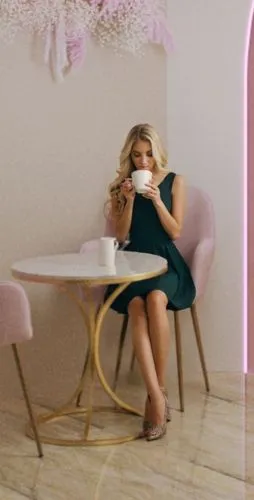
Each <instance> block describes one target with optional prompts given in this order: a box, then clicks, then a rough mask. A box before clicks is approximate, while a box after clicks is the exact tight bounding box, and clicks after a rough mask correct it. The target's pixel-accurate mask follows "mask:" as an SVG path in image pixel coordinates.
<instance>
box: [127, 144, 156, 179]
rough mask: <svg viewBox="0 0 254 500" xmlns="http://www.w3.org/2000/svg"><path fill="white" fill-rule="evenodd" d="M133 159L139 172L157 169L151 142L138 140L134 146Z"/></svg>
mask: <svg viewBox="0 0 254 500" xmlns="http://www.w3.org/2000/svg"><path fill="white" fill-rule="evenodd" d="M131 159H132V161H133V163H134V165H135V167H136V169H137V170H142V169H144V170H150V171H152V170H153V169H154V167H155V160H154V158H153V152H152V147H151V144H150V142H149V141H141V140H140V139H138V140H137V141H136V142H135V143H134V144H133V148H132V152H131Z"/></svg>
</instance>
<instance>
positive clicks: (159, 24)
mask: <svg viewBox="0 0 254 500" xmlns="http://www.w3.org/2000/svg"><path fill="white" fill-rule="evenodd" d="M164 9H165V2H164V0H0V38H2V39H3V40H5V41H11V40H13V39H14V38H15V36H16V34H17V33H18V32H19V31H26V32H28V33H32V34H38V35H41V36H42V37H44V40H45V61H46V62H47V63H51V65H52V67H53V70H54V73H55V77H56V79H57V80H61V79H63V76H64V74H65V72H66V71H68V70H70V69H72V68H75V67H79V66H80V65H81V64H82V63H83V60H84V56H85V52H86V47H87V42H88V40H89V38H95V39H96V40H97V41H98V42H99V43H100V44H101V45H102V46H110V47H112V48H113V49H114V50H116V51H128V52H131V53H133V54H134V55H135V54H138V53H141V52H142V47H143V46H144V45H145V44H147V43H149V42H151V43H158V44H161V45H163V47H164V48H165V50H166V51H169V50H170V48H171V37H170V33H169V31H168V28H167V23H166V15H165V10H164Z"/></svg>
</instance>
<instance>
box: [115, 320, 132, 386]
mask: <svg viewBox="0 0 254 500" xmlns="http://www.w3.org/2000/svg"><path fill="white" fill-rule="evenodd" d="M128 321H129V316H128V314H125V315H124V318H123V323H122V328H121V333H120V339H119V346H118V353H117V360H116V367H115V375H114V383H113V389H114V390H116V386H117V382H118V375H119V370H120V366H121V361H122V355H123V346H124V342H125V338H126V332H127V327H128Z"/></svg>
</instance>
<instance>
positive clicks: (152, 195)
mask: <svg viewBox="0 0 254 500" xmlns="http://www.w3.org/2000/svg"><path fill="white" fill-rule="evenodd" d="M146 186H147V192H146V193H144V194H143V196H144V198H148V199H149V200H152V202H153V203H154V204H156V203H158V202H160V200H161V195H160V189H159V188H158V186H156V184H154V182H153V181H150V182H148V183H147V184H146Z"/></svg>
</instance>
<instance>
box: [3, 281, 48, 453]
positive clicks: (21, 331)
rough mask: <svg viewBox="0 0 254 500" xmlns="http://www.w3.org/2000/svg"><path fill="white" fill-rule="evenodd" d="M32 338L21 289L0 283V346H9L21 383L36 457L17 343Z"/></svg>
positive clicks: (27, 303) (27, 398) (36, 439)
mask: <svg viewBox="0 0 254 500" xmlns="http://www.w3.org/2000/svg"><path fill="white" fill-rule="evenodd" d="M32 336H33V330H32V324H31V315H30V306H29V302H28V299H27V296H26V294H25V291H24V289H23V287H22V286H21V285H20V284H19V283H13V282H11V281H5V282H1V283H0V345H11V347H12V351H13V354H14V359H15V363H16V366H17V370H18V376H19V379H20V382H21V387H22V390H23V394H24V398H25V402H26V406H27V411H28V414H29V417H30V421H31V426H32V429H33V433H34V437H35V441H36V445H37V450H38V455H39V457H42V456H43V452H42V446H41V443H40V439H39V435H38V430H37V426H36V422H35V418H34V414H33V410H32V406H31V402H30V399H29V396H28V392H27V388H26V383H25V378H24V374H23V370H22V367H21V361H20V357H19V354H18V349H17V345H16V344H17V343H19V342H24V341H25V340H30V339H31V338H32Z"/></svg>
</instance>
